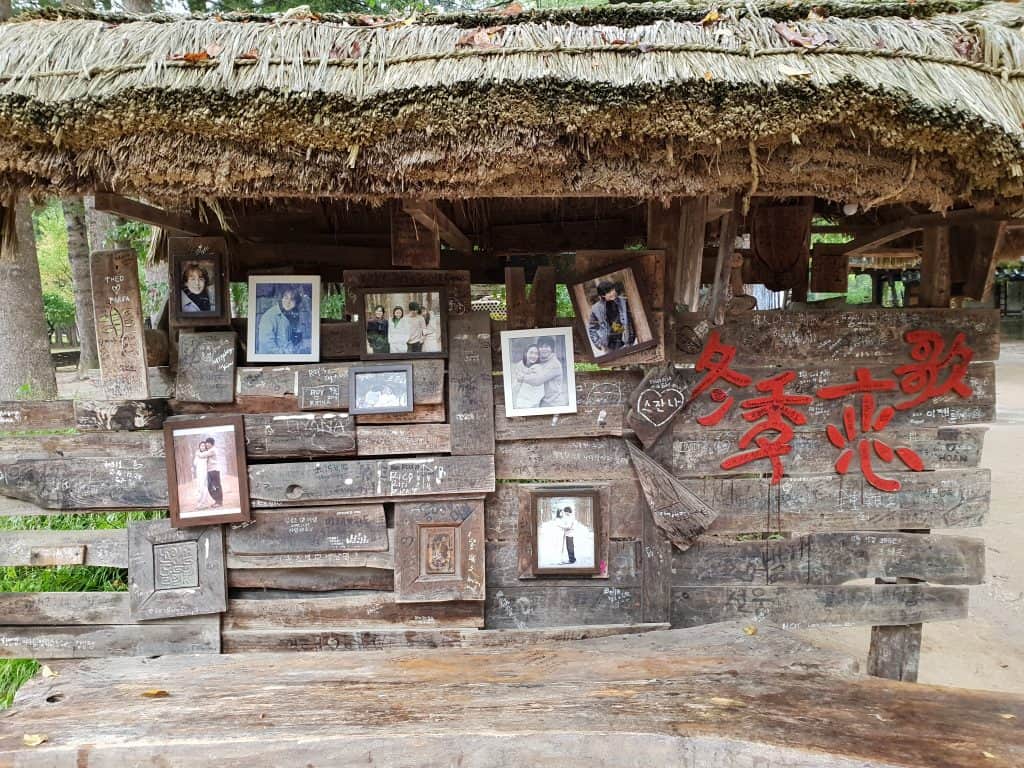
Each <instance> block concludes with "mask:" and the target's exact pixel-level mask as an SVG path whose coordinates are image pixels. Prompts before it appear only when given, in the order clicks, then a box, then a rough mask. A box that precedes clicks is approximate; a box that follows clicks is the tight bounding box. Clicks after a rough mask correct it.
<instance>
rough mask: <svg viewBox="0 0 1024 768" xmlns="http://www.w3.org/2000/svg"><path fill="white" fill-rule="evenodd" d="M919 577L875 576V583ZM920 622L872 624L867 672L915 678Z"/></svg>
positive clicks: (904, 581)
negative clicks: (884, 577) (890, 577)
mask: <svg viewBox="0 0 1024 768" xmlns="http://www.w3.org/2000/svg"><path fill="white" fill-rule="evenodd" d="M902 532H903V533H930V529H928V528H925V529H922V530H910V529H906V530H903V531H902ZM919 581H920V579H904V578H898V579H875V583H876V584H916V583H918V582H919ZM923 627H924V625H923V624H903V625H899V626H889V627H872V628H871V645H870V646H869V648H868V674H869V675H872V676H873V677H884V678H887V679H889V680H900V681H902V682H905V683H916V682H917V668H918V664H919V662H920V660H921V630H922V629H923Z"/></svg>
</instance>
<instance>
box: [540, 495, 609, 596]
mask: <svg viewBox="0 0 1024 768" xmlns="http://www.w3.org/2000/svg"><path fill="white" fill-rule="evenodd" d="M530 503H531V504H532V509H531V516H530V517H531V521H532V527H531V533H530V535H531V540H532V544H533V573H534V575H535V576H587V577H590V576H593V575H595V574H601V573H602V571H601V559H602V555H603V553H604V552H605V551H606V547H605V545H604V539H603V538H602V537H603V536H604V533H605V532H604V527H603V525H602V523H601V517H602V510H601V494H600V492H599V491H598V490H597V489H595V488H558V489H552V490H538V491H535V492H533V493H532V494H531V496H530Z"/></svg>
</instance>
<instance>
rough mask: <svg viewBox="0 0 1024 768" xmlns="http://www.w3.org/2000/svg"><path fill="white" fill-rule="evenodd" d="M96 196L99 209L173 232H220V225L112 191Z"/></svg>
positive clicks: (179, 233) (193, 233) (208, 233)
mask: <svg viewBox="0 0 1024 768" xmlns="http://www.w3.org/2000/svg"><path fill="white" fill-rule="evenodd" d="M95 198H96V210H97V211H103V212H104V213H112V214H115V215H117V216H123V217H124V218H126V219H131V220H132V221H141V222H142V223H143V224H151V225H153V226H154V227H160V228H161V229H163V230H164V231H166V232H169V233H171V234H178V235H194V236H196V237H202V236H204V235H216V234H220V228H219V227H216V226H212V225H210V224H206V223H204V222H202V221H200V220H199V219H197V218H195V217H193V216H189V215H188V214H184V213H179V212H172V211H166V210H164V209H163V208H157V207H156V206H155V205H150V204H149V203H143V202H140V201H138V200H131V199H129V198H127V197H122V196H121V195H115V194H113V193H111V192H97V193H96V195H95Z"/></svg>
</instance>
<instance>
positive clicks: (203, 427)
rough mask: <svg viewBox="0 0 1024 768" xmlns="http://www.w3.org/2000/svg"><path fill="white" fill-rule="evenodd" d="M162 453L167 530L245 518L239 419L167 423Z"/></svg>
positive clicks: (246, 479)
mask: <svg viewBox="0 0 1024 768" xmlns="http://www.w3.org/2000/svg"><path fill="white" fill-rule="evenodd" d="M164 449H165V450H164V455H165V456H166V457H167V494H168V507H169V509H170V511H171V525H172V526H173V527H175V528H187V527H190V526H194V525H211V524H215V523H242V522H246V521H247V520H249V519H250V513H249V472H248V467H247V464H246V460H245V427H244V425H243V422H242V417H241V416H240V415H235V416H209V417H200V418H189V417H176V418H171V419H168V420H167V421H165V422H164Z"/></svg>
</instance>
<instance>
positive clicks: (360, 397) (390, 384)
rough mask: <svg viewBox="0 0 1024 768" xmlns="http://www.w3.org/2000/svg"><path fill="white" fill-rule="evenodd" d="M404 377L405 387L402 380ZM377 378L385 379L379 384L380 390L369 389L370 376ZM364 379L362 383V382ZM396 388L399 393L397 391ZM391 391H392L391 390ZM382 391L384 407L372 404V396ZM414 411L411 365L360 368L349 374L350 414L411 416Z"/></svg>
mask: <svg viewBox="0 0 1024 768" xmlns="http://www.w3.org/2000/svg"><path fill="white" fill-rule="evenodd" d="M398 374H402V377H404V384H403V382H402V377H400V376H398ZM372 376H378V377H382V378H384V379H386V380H385V381H383V382H378V383H379V384H380V385H381V388H382V389H381V390H366V389H365V388H364V387H365V386H367V385H366V384H365V379H366V378H367V377H372ZM360 377H363V379H364V380H363V381H362V382H361V381H360ZM396 389H397V391H396ZM389 390H390V391H389ZM374 391H379V395H378V397H379V399H380V401H382V404H381V405H373V404H371V402H370V401H371V400H372V399H373V398H372V397H371V396H372V393H373V392H374ZM412 410H413V373H412V363H396V364H395V365H358V366H354V367H353V368H351V369H349V372H348V411H349V413H351V414H353V415H356V414H368V413H412Z"/></svg>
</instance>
